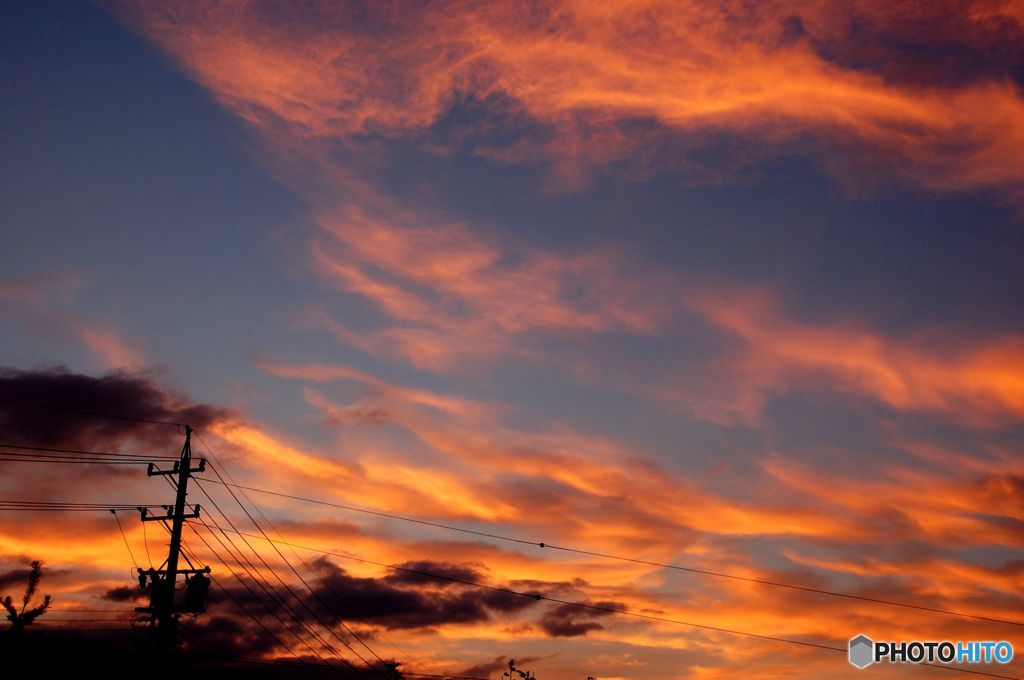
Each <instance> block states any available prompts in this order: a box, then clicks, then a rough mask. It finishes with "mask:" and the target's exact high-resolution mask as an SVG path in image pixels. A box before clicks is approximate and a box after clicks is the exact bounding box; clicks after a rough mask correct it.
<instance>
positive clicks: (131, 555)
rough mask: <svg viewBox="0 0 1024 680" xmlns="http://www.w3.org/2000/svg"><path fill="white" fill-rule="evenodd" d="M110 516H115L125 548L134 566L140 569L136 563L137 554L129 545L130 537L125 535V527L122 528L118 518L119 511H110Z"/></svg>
mask: <svg viewBox="0 0 1024 680" xmlns="http://www.w3.org/2000/svg"><path fill="white" fill-rule="evenodd" d="M110 514H111V515H113V516H114V521H115V522H117V528H118V529H119V530H120V531H121V538H123V539H124V547H126V548H128V555H129V556H130V557H131V558H132V564H133V565H135V568H136V569H138V568H139V563H138V562H136V561H135V553H133V552H132V547H131V546H130V545H129V544H128V536H126V535H125V533H124V527H123V526H121V518H120V517H118V516H117V510H114V509H113V508H111V509H110Z"/></svg>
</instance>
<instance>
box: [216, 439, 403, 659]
mask: <svg viewBox="0 0 1024 680" xmlns="http://www.w3.org/2000/svg"><path fill="white" fill-rule="evenodd" d="M208 450H209V449H208ZM213 472H214V474H216V475H217V477H218V478H219V479H220V480H221V481H222V482H224V478H223V477H221V476H220V472H219V471H218V470H216V469H214V470H213ZM196 485H197V486H199V488H200V489H201V490H202V491H203V493H204V494H206V490H205V489H203V488H202V486H201V485H200V484H199V482H198V481H197V482H196ZM224 488H225V489H227V491H228V493H230V494H231V497H232V498H233V499H234V500H235V502H236V503H237V504H238V506H239V507H240V508H242V512H244V513H245V515H246V516H247V517H248V518H249V521H251V522H252V523H253V526H255V527H256V528H257V529H258V530H259V532H260V534H262V535H263V537H264V538H269V537H268V536H267V534H266V532H265V531H263V528H262V527H261V526H260V525H259V523H258V522H257V521H256V519H255V518H254V517H253V516H252V514H251V513H250V512H249V510H248V509H247V508H246V507H245V505H243V504H242V502H241V501H240V500H239V499H238V496H236V495H235V492H234V491H233V490H232V489H231V487H230V486H227V485H225V486H224ZM207 497H208V498H209V495H207ZM270 545H271V547H272V548H274V550H275V552H277V554H278V556H279V557H280V558H281V559H282V560H283V561H284V563H285V564H286V565H287V566H288V568H289V569H290V570H291V572H292V573H293V574H295V576H296V577H297V578H298V579H299V581H301V582H302V585H304V586H305V587H306V589H307V590H308V591H309V592H310V594H312V595H313V598H314V599H316V601H317V602H319V603H320V605H321V606H322V607H323V608H324V609H325V610H327V612H328V613H330V614H331V615H332V616H334V618H335V619H336V620H337V621H338V623H340V624H341V626H342V627H343V628H344V629H345V630H346V631H347V632H348V633H349V635H351V636H352V637H353V638H355V639H356V641H358V642H359V644H361V645H362V646H363V647H365V648H366V649H367V651H369V652H370V654H372V655H373V656H374V657H376V658H377V660H378V661H379V662H380V663H381V664H382V665H383V664H385V663H387V662H385V661H384V659H382V658H381V657H380V655H378V654H377V652H375V651H373V649H371V648H370V646H369V645H367V644H366V642H364V641H363V639H362V638H360V637H359V636H358V635H357V634H356V633H355V631H353V630H352V629H351V628H349V626H348V624H346V623H345V622H344V620H342V618H341V617H340V616H338V615H337V614H336V613H335V612H334V611H333V610H332V609H331V608H330V607H329V606H328V605H327V603H326V602H324V600H323V598H321V597H320V595H318V594H317V592H316V590H314V589H313V587H312V586H310V585H309V582H308V581H306V579H305V578H303V576H302V574H300V573H299V572H298V570H297V569H296V568H295V567H294V566H292V564H291V563H290V562H289V561H288V559H287V558H286V557H285V556H284V554H283V553H282V552H281V550H280V549H279V548H278V547H277V546H276V545H275V544H274V543H273V542H271V543H270ZM307 569H308V566H307ZM289 591H290V589H289ZM307 609H308V608H307ZM309 611H310V613H311V614H313V616H314V617H315V618H317V620H318V621H320V623H321V625H324V626H325V627H326V628H328V630H331V632H332V633H333V632H334V631H333V630H332V629H331V628H330V627H328V626H326V625H325V624H324V623H323V621H321V620H320V618H319V617H317V616H316V614H314V613H313V611H312V610H309ZM334 637H335V638H337V639H338V641H339V642H341V643H342V644H343V645H344V646H345V647H346V648H347V649H348V650H349V651H350V652H352V653H353V654H355V655H356V657H357V658H358V659H359V660H360V661H362V662H363V663H364V664H366V665H367V666H368V667H369V666H371V664H370V662H368V661H367V660H366V659H364V658H363V656H362V655H361V654H360V653H359V652H357V651H356V650H355V649H353V648H352V647H351V646H350V645H349V644H348V642H346V641H345V640H344V639H342V638H341V636H339V635H337V634H335V635H334ZM383 673H384V671H383V670H381V674H382V675H383Z"/></svg>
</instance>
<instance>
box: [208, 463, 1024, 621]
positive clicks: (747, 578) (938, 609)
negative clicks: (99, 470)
mask: <svg viewBox="0 0 1024 680" xmlns="http://www.w3.org/2000/svg"><path fill="white" fill-rule="evenodd" d="M194 479H200V480H202V481H209V482H213V483H215V484H224V485H226V486H234V487H235V488H238V489H244V490H247V491H253V492H255V493H262V494H266V495H270V496H278V497H281V498H289V499H292V500H297V501H304V502H307V503H314V504H317V505H325V506H329V507H334V508H339V509H341V510H350V511H352V512H359V513H363V514H367V515H374V516H376V517H384V518H388V519H393V520H398V521H401V522H409V523H412V524H420V525H423V526H429V527H434V528H437V529H445V530H448V531H456V532H460V533H464V534H471V535H474V536H480V537H484V538H493V539H497V540H501V541H509V542H513V543H519V544H520V545H529V546H533V547H535V548H543V549H547V550H555V551H560V552H566V553H574V554H578V555H586V556H589V557H598V558H601V559H608V560H617V561H620V562H631V563H633V564H643V565H647V566H652V567H659V568H662V569H672V570H674V571H684V572H688V573H692V574H699V575H702V576H712V577H715V578H725V579H731V580H735V581H744V582H747V583H757V584H760V585H764V586H771V587H775V588H786V589H789V590H797V591H802V592H807V593H815V594H817V595H826V596H830V597H842V598H846V599H850V600H859V601H861V602H870V603H872V604H880V605H887V606H890V607H903V608H906V609H916V610H919V611H926V612H931V613H933V614H943V615H946V616H958V617H961V618H968V619H975V620H979V621H990V622H992V623H1001V624H1006V625H1010V626H1024V621H1016V620H1013V619H1003V618H998V617H993V616H985V615H982V614H972V613H968V612H961V611H956V610H951V609H943V608H941V607H929V606H926V605H919V604H913V603H910V602H899V601H896V600H886V599H882V598H877V597H869V596H866V595H856V594H853V593H844V592H841V591H835V590H826V589H824V588H812V587H810V586H801V585H796V584H793V583H784V582H781V581H770V580H767V579H759V578H754V577H751V576H740V575H738V574H730V573H726V572H718V571H711V570H708V569H699V568H696V567H687V566H683V565H679V564H668V563H665V562H656V561H653V560H643V559H639V558H634V557H625V556H623V555H612V554H609V553H602V552H596V551H592V550H586V549H583V548H574V547H571V546H563V545H555V544H552V543H547V542H542V541H530V540H526V539H522V538H514V537H511V536H503V535H501V534H493V533H488V532H486V531H477V530H475V529H466V528H463V527H456V526H452V525H449V524H441V523H439V522H430V521H427V520H421V519H416V518H414V517H405V516H403V515H395V514H392V513H387V512H380V511H378V510H368V509H366V508H360V507H356V506H352V505H344V504H342V503H333V502H331V501H324V500H318V499H314V498H306V497H304V496H295V495H292V494H286V493H281V492H278V491H270V490H268V489H260V488H256V487H252V486H243V485H241V484H232V483H228V482H225V481H223V480H216V479H210V478H209V477H195V478H194Z"/></svg>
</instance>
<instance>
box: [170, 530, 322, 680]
mask: <svg viewBox="0 0 1024 680" xmlns="http://www.w3.org/2000/svg"><path fill="white" fill-rule="evenodd" d="M189 528H191V529H192V533H194V534H195V535H196V536H197V537H198V538H199V540H201V541H202V542H203V543H204V544H205V545H206V547H207V548H208V549H209V550H210V552H211V553H212V554H213V555H214V557H217V559H220V557H219V556H218V555H217V553H216V552H215V551H214V550H213V548H212V547H211V546H210V544H209V543H207V542H206V539H204V538H203V537H202V536H200V535H199V532H198V531H196V530H195V528H194V527H192V526H191V525H189ZM182 544H183V545H184V546H185V551H186V554H187V553H191V552H192V550H191V549H190V548H188V544H187V543H185V541H184V540H183V541H182ZM193 554H194V553H193ZM221 562H222V563H223V564H224V566H225V568H227V570H228V571H229V572H231V575H232V576H234V577H235V578H236V579H237V580H238V582H239V583H241V584H242V585H243V586H245V588H246V589H247V590H248V591H249V593H250V594H252V595H253V598H254V599H256V600H257V601H258V602H260V604H263V606H264V607H266V604H265V603H263V601H262V600H259V598H257V597H256V595H255V593H253V592H252V590H251V589H250V588H249V586H248V585H246V584H245V583H244V582H243V581H242V580H241V579H240V578H239V577H238V575H237V574H235V572H234V571H233V570H232V569H231V568H230V567H228V566H227V562H224V561H223V560H221ZM210 580H211V581H212V582H213V584H214V585H216V586H217V587H218V588H220V589H221V591H222V592H223V593H224V594H225V595H226V596H227V597H228V599H230V600H231V601H232V602H233V603H234V604H235V605H236V606H237V607H238V608H239V609H241V610H242V612H244V613H245V614H246V616H248V617H249V618H250V619H252V620H253V621H255V622H256V625H258V626H259V627H260V628H261V629H263V631H264V632H266V633H267V634H268V635H270V636H271V637H272V638H274V640H275V641H276V642H277V644H279V645H280V646H281V647H283V648H284V649H285V650H286V651H287V652H288V653H290V654H291V655H292V656H294V657H295V658H296V659H298V660H299V662H300V663H301V664H302V665H303V666H306V667H310V664H308V663H306V661H305V660H303V658H302V657H301V656H299V655H298V654H296V653H295V650H293V649H292V648H291V647H289V646H288V645H287V644H285V642H284V641H283V640H281V638H280V637H278V636H277V634H276V633H274V631H272V630H270V628H268V627H267V626H266V625H265V624H264V623H263V622H262V621H260V620H259V619H258V618H256V615H255V614H253V613H252V612H250V611H249V609H248V608H247V607H246V606H245V605H244V604H242V603H241V602H240V601H239V600H238V598H236V597H235V596H234V595H233V594H232V593H231V591H229V590H228V589H227V588H225V587H224V586H223V585H221V584H220V581H218V580H217V579H216V578H214V576H213V575H212V574H211V575H210ZM267 611H269V612H270V613H271V614H272V615H273V616H274V618H276V619H277V621H278V623H279V624H280V625H281V627H282V628H283V629H284V630H286V631H287V630H288V628H287V626H285V625H284V623H282V622H281V619H280V618H279V617H278V616H277V614H275V613H274V612H273V611H272V610H271V609H270V608H269V607H267ZM293 634H294V633H293ZM296 638H297V639H299V641H300V642H301V641H302V640H301V638H298V636H297V635H296Z"/></svg>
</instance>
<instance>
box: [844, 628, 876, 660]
mask: <svg viewBox="0 0 1024 680" xmlns="http://www.w3.org/2000/svg"><path fill="white" fill-rule="evenodd" d="M849 659H850V663H851V664H852V665H854V666H856V667H857V668H867V667H868V666H870V665H871V664H873V663H874V662H875V643H874V642H873V641H872V640H871V638H869V637H868V636H867V635H864V634H861V635H858V636H857V637H855V638H851V639H850V648H849Z"/></svg>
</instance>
